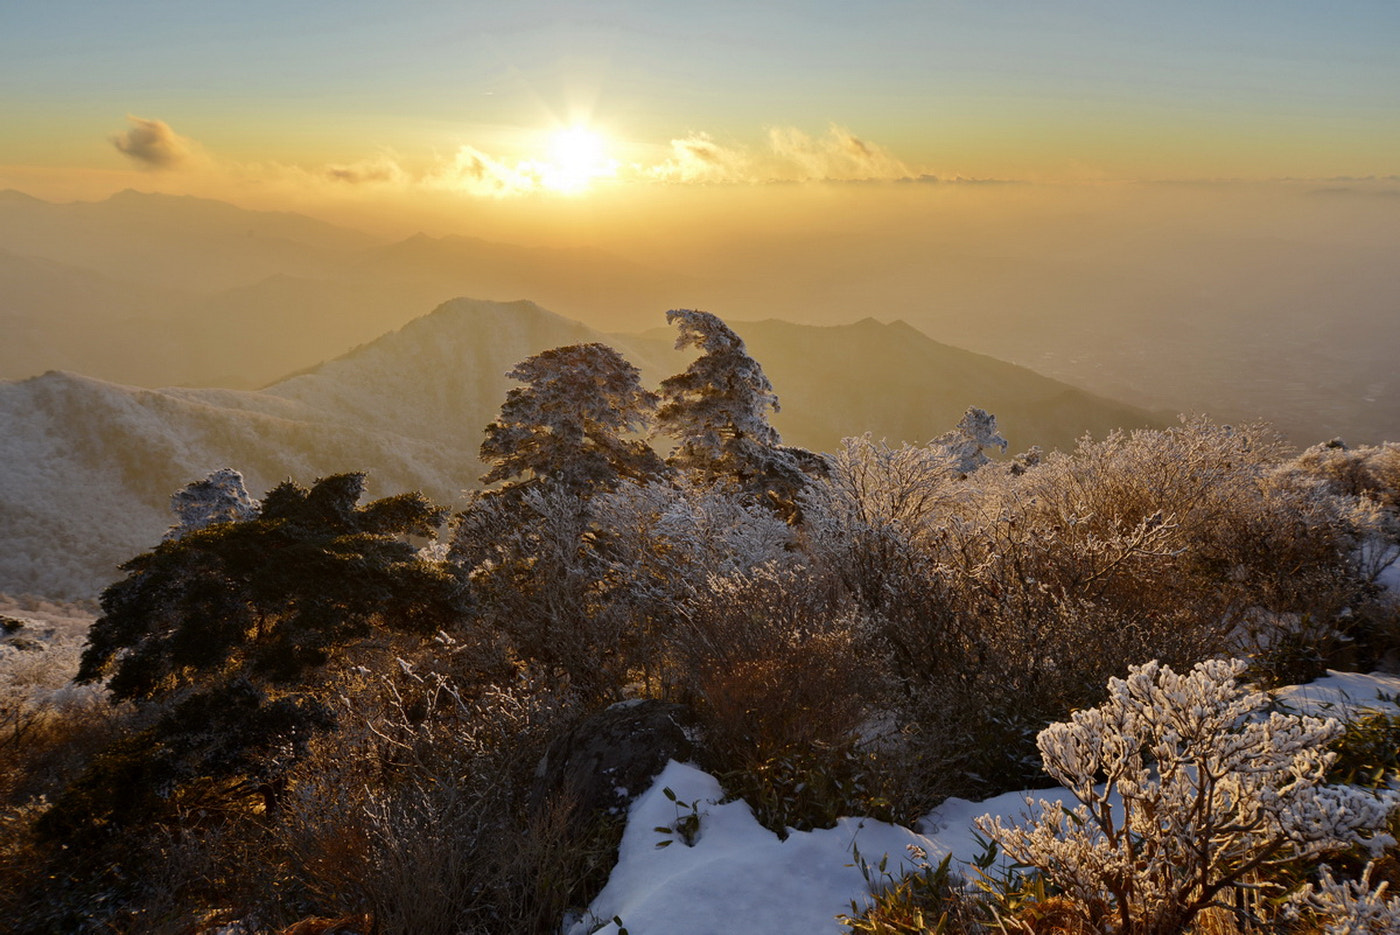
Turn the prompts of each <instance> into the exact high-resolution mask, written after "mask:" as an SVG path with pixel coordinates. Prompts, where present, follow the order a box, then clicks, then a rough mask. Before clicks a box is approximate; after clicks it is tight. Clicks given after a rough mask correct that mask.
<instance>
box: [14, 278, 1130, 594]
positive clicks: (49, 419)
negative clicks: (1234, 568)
mask: <svg viewBox="0 0 1400 935" xmlns="http://www.w3.org/2000/svg"><path fill="white" fill-rule="evenodd" d="M783 324H785V323H783ZM736 327H737V329H738V330H739V332H740V334H741V335H744V336H745V337H746V340H749V339H750V338H751V340H749V347H750V350H751V352H752V353H753V354H754V356H755V358H756V359H758V360H759V362H760V363H762V364H763V365H764V367H765V369H766V370H767V372H768V374H769V376H770V378H771V379H772V380H773V381H774V383H775V385H776V387H777V390H778V393H779V395H780V396H781V397H783V399H784V407H783V410H782V412H780V413H778V414H777V415H776V416H775V418H774V424H775V425H777V426H778V427H779V429H780V431H781V432H782V433H783V435H784V439H785V441H787V442H788V443H789V444H796V445H802V446H804V447H814V448H815V447H824V446H826V445H825V442H824V441H823V440H824V439H835V440H838V441H839V438H840V436H842V435H850V434H859V433H860V432H862V431H866V430H870V431H872V432H873V433H874V434H875V435H877V436H880V435H884V436H886V437H888V438H890V439H891V440H892V441H893V440H898V439H900V438H906V439H908V440H910V441H924V440H927V439H929V438H931V437H933V436H934V435H937V434H939V433H940V432H942V431H945V430H946V429H948V428H950V427H951V426H952V425H953V424H955V423H956V421H957V417H958V416H960V415H961V412H962V409H963V408H966V407H965V405H964V403H963V401H962V399H958V400H955V401H944V402H940V403H939V404H938V405H931V404H930V402H931V401H930V400H928V399H925V400H923V402H922V403H921V404H919V405H914V406H910V407H906V410H905V411H900V412H897V413H896V412H895V411H894V409H893V407H891V406H889V405H887V404H883V405H882V404H881V402H880V400H879V399H878V396H877V399H876V404H875V405H873V406H866V407H865V408H861V407H860V406H854V407H853V406H849V405H848V406H844V407H843V406H842V405H841V404H840V400H839V397H840V395H841V394H842V393H846V392H849V388H848V381H846V380H842V379H833V380H828V381H827V382H826V384H825V385H815V386H810V387H809V386H803V385H799V384H797V381H796V373H797V372H798V371H799V370H800V369H801V368H802V367H803V365H804V363H810V360H811V358H812V357H813V355H814V353H815V350H820V349H821V348H822V347H823V346H824V345H832V344H835V345H848V344H849V339H850V332H849V329H850V328H851V327H853V326H832V329H830V330H829V329H819V328H816V327H814V326H790V328H792V329H796V330H787V329H785V328H782V327H777V328H776V332H777V337H776V339H774V338H773V337H772V336H771V335H770V334H769V332H772V331H774V330H775V328H774V326H773V325H772V324H771V323H770V324H769V325H768V326H766V327H765V326H762V325H753V324H743V323H737V324H736ZM843 328H844V329H847V330H846V331H843V330H842V329H843ZM861 329H862V331H863V332H865V333H866V337H867V339H868V340H876V339H879V338H880V337H881V336H884V337H885V338H886V339H887V340H888V341H890V342H893V343H896V344H897V343H903V344H905V345H911V344H914V342H911V341H910V334H909V332H907V331H905V330H904V329H901V328H897V327H896V328H891V327H890V326H886V325H881V324H879V323H878V322H874V321H873V320H871V321H870V322H869V323H868V324H865V325H863V326H861ZM793 335H803V336H804V340H802V341H796V340H795V339H794V338H793ZM585 341H603V342H605V343H609V344H612V345H613V346H615V347H617V348H618V349H619V351H621V352H622V353H623V354H624V355H625V356H626V357H627V358H628V359H630V360H631V361H632V362H633V363H634V364H636V365H638V366H639V367H640V368H641V369H642V370H643V373H644V375H645V379H646V381H647V382H648V383H650V384H652V385H655V383H656V382H658V381H659V380H660V379H661V378H662V377H664V376H666V375H669V374H670V373H674V372H677V371H679V370H681V369H683V368H684V367H685V365H686V363H688V360H689V357H688V356H687V355H686V354H683V353H680V352H677V351H675V350H674V349H673V347H672V346H671V345H672V344H674V340H673V339H672V340H668V341H665V342H662V341H660V340H658V339H652V340H647V339H645V338H643V337H642V336H639V335H638V336H628V335H607V334H603V333H601V332H598V331H595V330H594V329H592V328H590V327H588V326H587V325H585V324H583V323H581V322H578V321H575V320H572V319H569V318H566V317H563V316H560V315H558V314H555V313H554V312H551V311H548V310H547V309H545V308H543V307H541V306H539V305H537V304H535V303H534V302H529V301H523V300H521V301H517V302H511V303H501V302H492V301H486V300H476V299H465V298H459V299H455V300H453V301H451V302H447V303H443V304H442V305H440V306H438V307H437V308H436V309H434V310H433V311H432V312H430V313H428V314H426V315H423V316H420V317H419V318H417V319H415V320H413V321H411V322H409V323H408V324H406V325H404V326H403V327H401V328H399V329H397V330H395V331H393V332H390V333H388V334H385V335H382V336H381V337H380V338H379V339H377V340H375V341H373V342H369V343H368V344H366V345H364V346H362V347H360V348H357V349H355V350H354V351H352V352H349V353H347V354H344V355H341V356H339V357H337V358H335V359H333V360H330V361H326V362H324V363H322V364H321V365H318V366H317V367H315V368H311V369H310V370H308V371H307V372H305V373H302V374H298V375H295V376H291V377H288V378H286V379H283V380H280V381H278V382H276V383H274V384H272V385H270V386H268V387H267V388H265V389H264V390H261V391H254V390H239V389H219V388H181V387H167V388H163V389H147V388H141V387H130V386H121V385H119V384H115V383H111V382H108V381H103V380H99V379H96V378H92V377H87V376H83V375H81V374H72V373H62V372H57V371H51V372H49V373H45V374H43V375H40V376H36V377H31V378H28V379H26V380H23V381H18V382H10V383H0V433H3V437H5V438H6V440H7V444H6V445H5V446H3V447H0V591H8V592H29V593H35V594H44V595H46V596H50V597H68V598H72V597H78V598H81V597H89V596H92V595H93V594H95V593H96V592H97V591H98V590H100V588H101V587H102V586H103V585H105V584H106V583H108V582H110V581H111V580H113V579H114V577H115V573H116V572H115V568H116V565H117V564H118V563H119V562H121V561H124V560H125V559H127V558H130V557H131V556H133V555H135V554H137V553H139V552H141V551H143V550H144V549H147V548H149V547H151V546H152V545H154V544H155V543H156V542H157V541H159V538H160V536H161V534H162V533H163V532H164V530H165V528H166V527H167V526H168V525H169V523H170V515H169V511H168V506H167V505H168V501H169V497H170V495H171V494H172V493H174V492H175V491H176V490H177V489H179V488H180V487H182V486H184V485H185V484H187V483H190V482H192V481H195V480H199V479H201V478H203V477H204V476H206V475H207V474H208V473H209V472H211V471H213V470H217V469H219V468H223V467H233V468H236V469H238V470H240V471H242V472H243V473H244V475H245V478H246V481H247V486H248V488H249V490H250V491H251V492H253V493H254V494H255V495H260V494H262V493H263V492H264V491H265V490H267V489H268V488H270V487H271V486H273V485H274V484H276V483H278V482H280V481H282V480H284V479H286V478H288V477H290V478H293V479H295V480H296V481H298V482H300V483H303V484H308V483H310V482H311V481H313V480H314V479H315V478H317V477H319V476H325V475H328V474H333V473H340V472H343V471H352V470H364V471H367V472H368V473H369V493H370V495H371V496H383V495H386V494H390V493H395V492H399V491H403V490H410V489H421V490H423V491H424V492H425V493H427V494H428V495H429V496H431V497H433V498H434V499H436V500H438V501H439V502H443V503H446V504H448V505H452V504H455V503H457V502H458V498H459V497H460V495H461V494H462V492H463V491H464V490H466V489H469V488H471V487H473V486H475V484H476V481H477V479H478V478H479V477H480V475H481V474H482V473H483V471H484V466H483V465H482V464H481V462H480V460H479V458H478V451H479V448H480V443H481V438H482V430H483V429H484V427H485V425H486V424H487V422H489V421H490V420H491V419H492V418H494V417H495V415H496V414H497V412H498V411H499V409H500V405H501V403H502V401H503V400H504V398H505V394H506V392H507V391H508V390H509V389H510V387H512V386H514V385H515V384H514V383H513V381H511V380H510V379H508V378H507V377H506V376H505V374H506V372H507V371H508V370H509V369H510V368H511V367H513V366H514V365H515V364H516V363H518V362H519V361H520V360H522V359H524V358H525V357H528V356H530V355H531V354H535V353H538V352H539V351H542V350H545V349H547V348H550V347H556V346H560V345H563V344H573V343H580V342H585ZM924 341H926V342H928V343H927V344H924V343H918V344H915V345H914V349H913V350H911V351H909V352H908V353H915V354H916V353H917V352H918V349H919V348H923V349H924V351H925V352H927V351H928V349H929V348H930V347H932V346H933V345H934V344H936V342H932V340H931V339H928V338H925V339H924ZM784 344H789V345H796V353H787V352H784V351H783V347H782V346H781V345H784ZM840 352H841V347H840V346H838V347H836V348H835V349H832V350H828V351H823V352H822V353H824V354H826V355H828V356H832V357H835V356H838V355H839V353H840ZM947 352H948V353H953V354H954V355H955V354H956V349H953V348H949V349H947ZM765 358H767V359H765ZM1005 366H1010V365H1005ZM945 369H947V367H946V366H945ZM985 369H986V365H984V364H982V363H981V362H978V361H976V360H974V361H973V362H972V363H971V364H969V365H968V368H965V370H964V371H960V373H964V372H965V373H970V374H977V373H979V372H980V371H981V370H985ZM992 376H993V377H994V378H995V379H1002V380H1003V381H1004V380H1005V377H1004V372H1003V371H999V370H993V373H992ZM856 379H859V380H869V379H871V377H870V376H868V375H860V374H857V377H856ZM1036 379H1037V380H1039V381H1041V382H1039V383H1035V382H1034V381H1032V382H1030V383H1027V384H1025V385H1024V386H1022V387H1021V389H1022V391H1025V392H1028V393H1033V395H1036V396H1037V398H1039V397H1045V396H1047V395H1054V394H1055V393H1057V392H1061V391H1062V390H1063V389H1064V388H1065V385H1064V384H1057V383H1055V382H1054V381H1050V380H1048V379H1046V378H1039V377H1037V378H1036ZM912 385H913V387H914V391H916V392H923V391H924V389H926V388H927V387H930V386H933V385H934V384H932V383H928V384H925V383H920V382H918V381H915V382H914V384H912ZM1070 389H1072V388H1070ZM969 393H970V394H971V396H976V395H977V393H976V389H975V387H972V388H970V389H969ZM969 398H971V397H969ZM1096 406H1098V408H1095V407H1096ZM809 408H810V409H811V410H812V412H813V413H817V414H823V415H821V416H818V415H811V416H808V415H805V414H804V410H806V409H809ZM983 408H987V409H989V410H990V411H992V412H994V413H995V414H997V415H999V416H1000V415H1001V413H997V412H996V408H995V407H994V406H992V405H984V406H983ZM1118 412H1119V410H1117V409H1113V408H1111V407H1109V408H1106V409H1105V408H1104V407H1103V406H1101V405H1099V404H1098V403H1097V402H1095V401H1092V400H1090V401H1089V402H1088V403H1086V404H1085V414H1086V415H1087V416H1089V419H1088V421H1089V422H1093V421H1094V420H1095V419H1097V420H1099V421H1105V420H1107V419H1109V418H1110V417H1111V416H1114V415H1116V414H1118ZM832 413H838V414H840V415H841V416H842V418H846V419H864V418H867V417H870V418H871V420H872V421H870V422H869V423H866V424H859V425H848V424H846V423H841V424H835V423H832V422H831V421H830V419H829V418H826V417H827V416H830V415H831V414H832ZM1135 415H1136V416H1138V417H1139V418H1137V419H1136V420H1135V421H1134V422H1133V423H1132V424H1146V423H1149V422H1151V421H1152V420H1151V417H1150V415H1148V414H1146V413H1142V412H1141V411H1136V412H1135ZM824 419H826V420H825V421H823V420H824ZM1014 421H1015V418H1013V422H1014ZM1010 434H1011V435H1012V436H1013V442H1014V443H1015V444H1016V445H1018V446H1022V447H1024V445H1025V444H1029V443H1030V442H1029V440H1027V439H1024V438H1016V437H1015V435H1016V433H1015V432H1014V431H1013V432H1010ZM1074 434H1077V432H1076V433H1074Z"/></svg>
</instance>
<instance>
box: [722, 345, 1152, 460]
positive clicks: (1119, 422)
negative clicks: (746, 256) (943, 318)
mask: <svg viewBox="0 0 1400 935" xmlns="http://www.w3.org/2000/svg"><path fill="white" fill-rule="evenodd" d="M730 324H731V326H732V327H733V328H734V329H735V330H736V331H737V332H738V333H739V334H740V335H741V336H742V337H743V338H744V343H745V344H747V345H748V348H749V353H750V355H751V356H752V357H753V358H754V359H755V360H757V361H758V362H759V363H761V364H762V365H763V369H764V371H765V372H767V374H768V377H769V379H770V380H772V381H773V385H774V386H775V387H776V388H777V391H778V396H779V402H780V404H781V405H782V409H781V411H780V412H779V413H778V414H777V415H776V416H775V417H774V419H773V424H774V425H775V426H776V427H777V428H778V429H779V431H781V432H782V434H783V436H784V439H785V440H794V441H796V443H797V444H801V445H803V446H805V447H809V448H816V449H819V450H823V451H831V450H834V449H835V448H836V447H837V446H838V445H839V444H840V442H841V439H842V438H845V437H847V436H851V435H859V434H862V433H864V432H867V431H868V432H871V433H872V434H873V435H874V436H875V437H876V438H880V437H882V436H883V437H886V438H888V439H889V440H890V441H891V442H899V441H908V442H925V441H928V440H929V439H931V438H932V437H934V436H935V435H938V434H940V433H942V432H944V431H947V430H948V429H949V428H951V427H952V426H953V425H956V424H957V422H958V420H959V419H961V418H962V415H963V413H964V412H966V411H967V409H968V407H969V406H977V407H978V408H981V409H985V410H987V411H988V412H991V413H992V414H994V415H995V416H996V417H997V423H998V424H999V425H1000V427H1001V433H1002V435H1003V436H1004V437H1005V438H1006V439H1007V440H1008V441H1009V442H1010V444H1011V445H1012V446H1013V450H1014V451H1022V450H1025V449H1027V448H1029V447H1030V446H1032V445H1039V446H1041V447H1042V448H1045V449H1046V450H1049V449H1051V448H1071V447H1073V446H1074V443H1075V440H1076V439H1078V438H1079V437H1080V436H1081V435H1083V434H1084V433H1085V432H1091V433H1093V434H1095V435H1098V436H1100V437H1102V436H1103V435H1104V434H1106V433H1107V432H1109V431H1111V430H1113V429H1115V428H1120V427H1126V426H1146V425H1153V424H1158V423H1160V422H1161V421H1163V419H1164V416H1163V415H1161V414H1158V415H1155V416H1154V415H1152V414H1150V413H1148V412H1147V411H1145V410H1143V409H1139V408H1137V407H1135V406H1128V405H1124V404H1122V403H1118V402H1115V401H1113V400H1110V399H1107V398H1105V397H1102V396H1095V395H1093V394H1091V393H1086V392H1084V391H1083V390H1080V389H1077V388H1075V387H1073V386H1070V385H1068V384H1066V383H1061V382H1060V381H1058V380H1051V379H1049V378H1047V377H1043V376H1041V375H1040V374H1038V373H1035V372H1034V371H1031V370H1028V369H1026V368H1025V367H1019V366H1016V365H1014V364H1008V363H1006V362H1004V361H1000V360H997V359H995V358H992V357H987V356H984V355H982V354H974V353H972V352H970V351H965V350H962V349H961V348H956V347H952V346H950V345H947V344H942V343H940V342H938V341H935V340H933V339H932V338H930V337H929V336H928V335H926V334H924V333H923V332H921V331H919V330H917V329H915V328H914V327H912V326H911V325H908V324H906V323H905V322H902V321H896V322H893V323H891V324H882V323H880V322H877V321H875V320H874V319H873V318H867V319H865V320H863V321H860V322H857V323H855V324H851V325H830V326H824V327H823V326H815V325H796V324H792V323H791V322H785V321H775V320H768V321H759V322H730ZM1167 418H1169V416H1167Z"/></svg>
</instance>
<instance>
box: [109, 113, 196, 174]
mask: <svg viewBox="0 0 1400 935" xmlns="http://www.w3.org/2000/svg"><path fill="white" fill-rule="evenodd" d="M126 119H127V120H129V121H130V122H131V129H129V130H127V131H125V132H124V133H114V134H112V135H111V136H110V137H108V139H109V140H111V142H112V145H113V146H115V147H116V148H117V149H118V150H119V151H121V152H123V153H125V154H126V155H127V156H129V157H131V159H132V160H133V161H135V162H136V163H137V164H138V165H140V166H142V167H143V168H147V169H157V170H159V169H177V168H180V167H181V166H184V165H188V164H189V163H190V162H192V161H194V159H195V157H196V155H197V154H198V151H199V146H198V144H196V143H195V142H194V141H193V140H191V139H188V138H187V137H183V136H181V135H180V134H178V133H176V132H175V131H174V130H172V129H170V125H169V124H168V123H166V122H165V121H163V120H147V119H145V118H144V117H136V116H133V115H131V114H127V115H126Z"/></svg>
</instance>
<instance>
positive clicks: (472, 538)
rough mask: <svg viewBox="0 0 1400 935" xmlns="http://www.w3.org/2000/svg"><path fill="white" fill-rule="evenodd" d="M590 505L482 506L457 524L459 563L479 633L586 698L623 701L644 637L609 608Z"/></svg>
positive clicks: (521, 499)
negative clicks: (494, 636) (497, 638)
mask: <svg viewBox="0 0 1400 935" xmlns="http://www.w3.org/2000/svg"><path fill="white" fill-rule="evenodd" d="M595 540H596V524H595V523H594V521H593V517H592V507H591V503H590V501H589V499H588V498H586V497H583V496H580V495H578V494H576V493H574V492H572V491H570V490H568V489H565V488H562V487H559V486H555V485H544V484H542V485H537V486H531V487H528V488H526V489H525V490H524V491H523V492H522V493H520V495H519V496H515V497H509V498H507V497H501V496H486V497H481V498H478V499H477V500H475V501H473V503H472V504H471V505H470V506H469V507H468V508H467V510H466V511H464V512H463V513H462V514H461V515H460V516H459V517H458V520H457V525H456V530H455V533H454V536H453V541H452V548H451V552H450V558H451V560H452V561H454V562H455V563H457V567H458V569H459V574H461V575H462V576H463V577H465V578H466V580H467V581H468V584H469V592H470V594H471V595H472V598H473V600H472V603H473V605H474V607H475V608H476V610H475V613H476V619H475V629H476V630H478V631H481V632H483V633H498V634H501V635H502V636H504V638H505V639H506V641H507V642H508V644H509V648H510V651H511V652H513V653H514V654H516V655H517V656H519V657H520V658H522V659H525V660H529V661H533V662H535V663H538V664H540V665H543V666H544V667H545V668H546V669H548V670H549V671H551V672H553V673H554V674H555V675H556V676H558V677H560V678H563V679H566V680H568V682H569V684H570V685H571V686H572V687H573V688H575V689H577V690H579V691H581V692H583V693H584V694H585V695H588V696H590V697H594V698H597V699H608V700H616V698H615V697H613V696H615V695H616V693H617V691H618V690H619V689H620V687H621V686H622V685H623V684H625V683H626V682H627V681H628V680H629V671H630V670H631V668H632V667H633V665H634V664H635V663H636V661H637V654H638V652H639V651H640V647H639V644H638V639H639V637H640V635H641V634H640V633H639V632H638V631H637V629H636V628H635V627H634V626H633V621H632V620H630V619H628V618H627V617H626V616H625V615H624V614H619V613H614V612H613V608H612V606H611V604H610V603H609V600H608V590H609V580H608V573H607V567H606V564H605V563H604V561H603V559H602V557H601V556H600V555H599V554H598V552H597V550H596V549H595V548H594V544H595Z"/></svg>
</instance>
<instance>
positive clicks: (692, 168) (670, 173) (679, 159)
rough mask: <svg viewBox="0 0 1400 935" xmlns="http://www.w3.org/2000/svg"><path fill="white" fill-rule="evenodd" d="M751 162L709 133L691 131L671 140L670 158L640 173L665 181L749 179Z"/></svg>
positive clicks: (742, 180) (750, 177)
mask: <svg viewBox="0 0 1400 935" xmlns="http://www.w3.org/2000/svg"><path fill="white" fill-rule="evenodd" d="M751 163H752V159H751V158H750V157H749V156H748V154H746V153H744V152H743V151H742V150H739V149H733V148H727V147H724V146H721V145H720V144H718V143H716V142H715V141H714V140H713V139H711V138H710V135H709V134H708V133H692V134H691V135H689V136H687V137H684V138H682V139H678V140H672V141H671V157H670V158H669V159H667V160H665V161H664V162H661V163H659V164H658V165H655V166H651V167H649V168H647V169H645V171H644V173H643V174H644V175H645V176H647V177H650V178H653V179H660V180H661V181H666V182H683V183H697V182H749V181H753V168H752V165H751Z"/></svg>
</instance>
